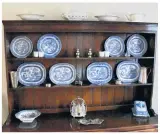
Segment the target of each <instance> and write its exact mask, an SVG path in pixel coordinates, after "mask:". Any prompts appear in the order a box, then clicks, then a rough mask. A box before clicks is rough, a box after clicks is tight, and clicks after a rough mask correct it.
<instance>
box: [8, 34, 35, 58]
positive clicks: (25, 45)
mask: <svg viewBox="0 0 160 134" xmlns="http://www.w3.org/2000/svg"><path fill="white" fill-rule="evenodd" d="M32 50H33V44H32V41H31V40H30V39H29V38H28V37H26V36H17V37H15V38H14V39H13V40H12V41H11V44H10V51H11V53H12V54H13V55H14V56H15V57H17V58H26V57H27V56H29V55H30V53H31V52H32Z"/></svg>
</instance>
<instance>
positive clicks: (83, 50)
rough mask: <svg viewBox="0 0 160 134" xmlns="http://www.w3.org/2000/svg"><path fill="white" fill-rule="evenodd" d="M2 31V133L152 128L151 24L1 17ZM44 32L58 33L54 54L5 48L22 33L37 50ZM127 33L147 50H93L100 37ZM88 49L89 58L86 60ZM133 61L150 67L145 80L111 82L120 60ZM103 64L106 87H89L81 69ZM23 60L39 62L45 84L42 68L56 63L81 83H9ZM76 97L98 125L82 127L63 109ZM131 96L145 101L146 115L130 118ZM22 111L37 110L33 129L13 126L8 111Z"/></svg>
mask: <svg viewBox="0 0 160 134" xmlns="http://www.w3.org/2000/svg"><path fill="white" fill-rule="evenodd" d="M3 25H4V35H5V44H4V45H5V54H6V55H5V59H6V70H7V72H6V73H7V91H8V100H9V104H8V107H9V116H8V120H7V121H6V123H5V124H4V126H3V131H10V132H13V131H14V132H16V131H19V132H21V131H39V132H41V131H48V132H52V131H53V132H54V131H98V132H99V131H145V132H147V131H158V130H157V128H158V116H157V115H156V114H155V113H154V111H153V110H152V108H151V98H152V92H153V84H154V79H153V78H154V73H155V72H154V61H155V50H154V49H155V48H156V41H155V40H156V38H157V27H158V24H157V23H135V22H100V21H49V20H48V21H3ZM47 33H53V34H55V35H56V36H58V37H59V38H60V40H61V42H62V49H61V51H60V53H59V55H58V56H57V57H56V58H49V59H47V58H34V57H33V56H32V54H31V55H30V56H28V57H27V58H21V59H20V58H15V57H14V56H13V55H12V54H11V52H10V50H9V46H10V43H11V41H12V39H13V38H14V37H16V36H19V35H25V36H27V37H28V38H30V40H31V41H32V43H33V51H36V50H37V41H38V39H39V38H40V37H41V36H42V35H44V34H47ZM132 34H141V35H142V36H144V37H145V39H146V40H147V42H148V50H147V52H146V54H145V55H144V56H143V57H141V58H135V57H108V58H99V57H98V56H97V54H98V52H99V51H102V50H104V42H105V40H106V39H107V38H108V37H110V36H113V35H117V36H120V37H121V38H123V39H124V41H125V44H126V41H127V39H128V37H129V36H131V35H132ZM77 48H78V49H79V50H80V58H75V52H76V49H77ZM90 48H91V49H92V52H93V54H94V57H92V58H87V52H88V50H89V49H90ZM126 60H137V61H138V63H139V64H140V65H141V66H145V67H149V68H151V70H152V71H151V74H150V75H149V77H148V83H147V84H140V83H132V84H129V85H125V84H122V85H116V84H115V80H116V79H117V77H116V73H115V72H116V71H115V70H116V67H117V64H118V63H119V62H120V61H126ZM98 61H101V62H107V63H109V64H110V65H111V66H112V68H113V78H112V80H111V82H109V84H107V85H103V86H98V85H91V84H90V83H89V82H88V80H87V77H86V68H87V66H88V65H89V64H90V63H93V62H98ZM28 62H40V63H42V64H43V65H44V66H45V68H46V70H47V78H46V80H45V83H48V82H50V83H51V81H50V79H49V77H48V71H49V69H50V67H51V66H52V65H54V64H56V63H70V64H72V65H74V66H75V68H76V71H77V73H79V74H80V79H81V80H83V85H82V86H76V85H74V83H73V84H72V85H68V86H56V85H52V87H45V83H44V84H42V85H40V86H36V87H25V86H23V85H21V84H19V86H18V88H16V89H15V88H12V87H11V80H10V74H9V73H10V71H16V69H17V68H18V66H19V65H21V64H22V63H28ZM77 96H80V97H81V98H83V99H84V100H85V101H86V104H87V117H88V118H95V117H97V118H100V117H101V118H103V119H104V122H103V123H102V124H101V125H95V126H94V125H93V126H92V125H89V126H83V125H78V124H77V123H76V119H73V118H72V117H71V115H70V113H69V106H70V103H71V101H72V100H73V99H75V98H76V97H77ZM134 100H143V101H145V102H146V104H147V107H148V111H149V113H150V115H151V117H150V118H146V119H143V118H136V117H133V116H132V112H131V108H132V107H133V102H134ZM23 109H37V110H39V111H40V112H41V113H42V115H41V116H40V117H39V118H38V119H37V121H38V124H39V126H37V128H36V129H34V130H22V129H18V128H17V125H18V124H19V123H20V121H19V120H18V119H15V117H14V114H15V113H16V112H18V111H20V110H23Z"/></svg>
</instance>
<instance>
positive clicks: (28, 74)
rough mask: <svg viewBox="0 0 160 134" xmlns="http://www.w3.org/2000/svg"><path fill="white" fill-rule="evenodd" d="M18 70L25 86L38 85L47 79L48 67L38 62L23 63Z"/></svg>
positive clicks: (20, 79) (19, 77)
mask: <svg viewBox="0 0 160 134" xmlns="http://www.w3.org/2000/svg"><path fill="white" fill-rule="evenodd" d="M17 72H18V80H19V82H20V83H21V84H23V85H25V86H37V85H40V84H42V83H43V82H44V81H45V79H46V69H45V67H44V66H43V65H42V64H41V63H38V62H30V63H23V64H21V65H20V66H19V67H18V69H17Z"/></svg>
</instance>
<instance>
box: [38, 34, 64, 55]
mask: <svg viewBox="0 0 160 134" xmlns="http://www.w3.org/2000/svg"><path fill="white" fill-rule="evenodd" d="M61 48H62V44H61V41H60V39H59V38H58V37H57V36H56V35H54V34H45V35H43V36H41V37H40V39H39V40H38V42H37V49H38V51H41V52H44V57H45V58H54V57H56V56H57V55H58V54H59V53H60V51H61Z"/></svg>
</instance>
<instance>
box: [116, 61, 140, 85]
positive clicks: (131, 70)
mask: <svg viewBox="0 0 160 134" xmlns="http://www.w3.org/2000/svg"><path fill="white" fill-rule="evenodd" d="M116 74H117V77H118V79H119V80H120V81H122V82H123V83H131V82H136V81H137V80H138V78H139V75H140V65H139V64H138V63H137V62H135V61H123V62H121V63H119V64H118V66H117V69H116Z"/></svg>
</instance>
